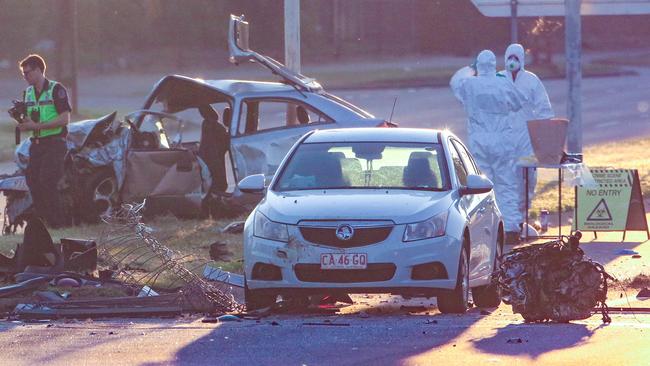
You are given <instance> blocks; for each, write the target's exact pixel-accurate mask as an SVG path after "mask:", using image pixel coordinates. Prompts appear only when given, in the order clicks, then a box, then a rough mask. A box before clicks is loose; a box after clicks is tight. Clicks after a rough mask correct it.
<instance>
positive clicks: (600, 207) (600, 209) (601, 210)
mask: <svg viewBox="0 0 650 366" xmlns="http://www.w3.org/2000/svg"><path fill="white" fill-rule="evenodd" d="M587 221H612V213H611V212H609V207H607V201H605V199H604V198H603V199H601V200H600V202H598V204H597V205H596V208H594V210H593V211H591V213H590V214H589V216H587Z"/></svg>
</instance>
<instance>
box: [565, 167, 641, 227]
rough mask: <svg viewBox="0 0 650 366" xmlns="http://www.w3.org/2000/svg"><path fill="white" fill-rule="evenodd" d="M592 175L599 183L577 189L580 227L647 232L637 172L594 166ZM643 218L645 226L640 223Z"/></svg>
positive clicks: (576, 220)
mask: <svg viewBox="0 0 650 366" xmlns="http://www.w3.org/2000/svg"><path fill="white" fill-rule="evenodd" d="M591 174H592V175H593V177H594V180H595V181H596V183H597V185H596V186H592V187H577V189H576V217H575V225H576V228H577V229H578V230H589V231H625V230H645V231H647V223H646V222H645V210H644V209H643V207H636V206H638V205H637V201H638V202H641V205H643V198H642V197H641V188H640V184H639V178H638V173H637V171H636V170H629V169H592V170H591ZM637 196H638V197H637ZM637 216H639V217H637ZM641 218H642V219H643V225H638V221H639V220H640V219H641Z"/></svg>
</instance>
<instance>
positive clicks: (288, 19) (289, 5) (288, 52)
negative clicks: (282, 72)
mask: <svg viewBox="0 0 650 366" xmlns="http://www.w3.org/2000/svg"><path fill="white" fill-rule="evenodd" d="M284 63H285V65H286V66H287V68H288V69H289V70H292V71H294V72H297V73H300V0H284Z"/></svg>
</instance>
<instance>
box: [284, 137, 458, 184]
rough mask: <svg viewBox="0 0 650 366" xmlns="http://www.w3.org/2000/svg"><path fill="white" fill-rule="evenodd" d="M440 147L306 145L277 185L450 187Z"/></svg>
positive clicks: (343, 144)
mask: <svg viewBox="0 0 650 366" xmlns="http://www.w3.org/2000/svg"><path fill="white" fill-rule="evenodd" d="M443 160H444V156H443V153H442V147H441V145H440V144H423V143H386V142H358V143H354V142H347V143H317V144H304V145H301V146H300V147H299V148H298V150H297V151H296V152H295V153H294V154H293V156H292V158H291V160H290V161H289V162H288V164H287V165H286V166H285V168H284V169H283V171H282V172H281V175H280V178H279V180H278V182H277V183H276V185H275V189H276V190H278V191H291V190H307V189H355V188H393V189H414V190H431V191H442V190H447V189H448V187H449V183H448V178H447V174H446V173H445V170H444V163H443Z"/></svg>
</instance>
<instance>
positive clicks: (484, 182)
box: [459, 174, 494, 196]
mask: <svg viewBox="0 0 650 366" xmlns="http://www.w3.org/2000/svg"><path fill="white" fill-rule="evenodd" d="M492 188H494V184H492V181H491V180H490V179H489V178H488V177H486V176H484V175H476V174H470V175H468V176H467V185H466V186H464V187H461V188H460V189H459V193H460V195H461V196H465V195H468V194H481V193H488V192H490V191H491V190H492Z"/></svg>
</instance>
